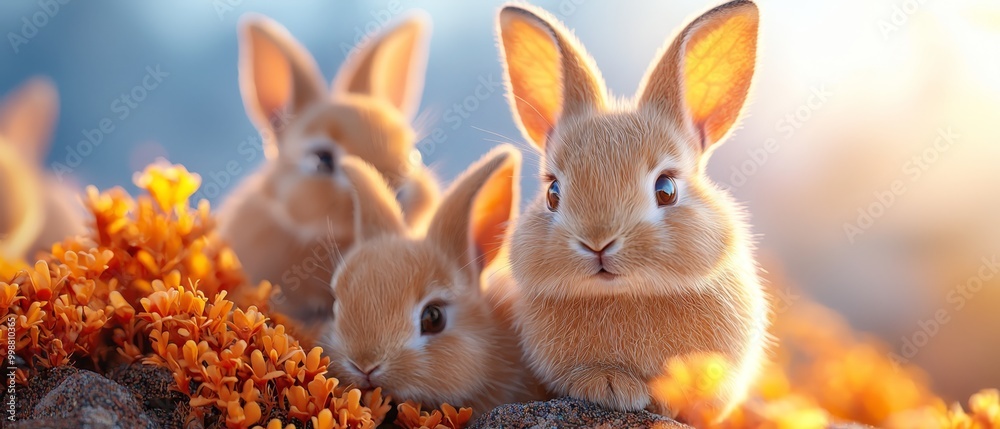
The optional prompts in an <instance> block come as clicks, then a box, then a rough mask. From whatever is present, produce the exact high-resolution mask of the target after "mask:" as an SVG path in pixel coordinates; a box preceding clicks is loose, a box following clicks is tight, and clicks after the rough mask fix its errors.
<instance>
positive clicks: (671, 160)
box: [499, 0, 768, 415]
mask: <svg viewBox="0 0 1000 429" xmlns="http://www.w3.org/2000/svg"><path fill="white" fill-rule="evenodd" d="M757 22H758V11H757V7H756V6H755V5H754V3H752V2H750V1H745V0H740V1H733V2H730V3H726V4H724V5H722V6H719V7H717V8H715V9H712V10H711V11H709V12H707V13H705V14H704V15H702V16H700V17H698V18H696V19H695V20H694V21H693V22H692V23H691V24H689V25H688V26H687V27H685V28H684V29H683V30H681V32H680V33H679V34H678V35H677V36H676V38H675V39H674V40H673V42H671V43H670V44H669V45H667V47H666V48H665V51H664V52H663V53H662V55H661V56H660V58H659V60H658V61H656V62H655V63H654V64H653V65H652V67H651V68H650V70H649V72H648V73H647V75H646V77H645V79H644V82H643V84H642V89H641V90H640V91H639V93H638V97H637V100H636V101H635V102H618V101H615V100H613V99H610V98H609V96H608V94H607V91H606V89H605V86H604V82H603V80H602V78H601V77H600V74H599V72H598V71H597V69H596V68H595V67H594V65H593V60H592V59H591V58H590V57H589V56H588V55H587V54H586V53H585V52H584V50H583V48H582V47H581V46H580V44H579V42H577V41H576V40H575V39H574V38H573V37H572V35H571V33H570V32H569V31H567V30H566V29H565V28H564V27H563V26H562V25H561V24H560V23H559V22H557V21H556V20H555V19H554V18H553V17H552V16H550V15H549V14H548V13H545V12H544V11H541V10H538V9H536V8H531V7H527V6H507V7H505V8H503V9H502V11H501V12H500V16H499V37H500V46H501V48H502V58H503V62H504V63H505V65H506V76H507V82H508V84H509V93H510V103H511V106H512V107H513V112H514V117H515V118H516V121H517V122H518V124H519V125H520V127H521V129H522V131H523V132H524V135H525V136H526V138H527V139H528V140H529V141H530V142H531V143H532V144H533V145H534V146H535V147H536V148H537V149H538V150H539V152H540V153H541V156H542V160H541V174H542V177H543V187H542V192H541V194H540V195H539V196H538V198H536V199H535V200H534V202H533V203H532V204H531V205H530V206H529V208H528V209H527V210H526V211H525V213H524V215H523V216H522V217H521V218H520V220H519V222H518V224H517V227H516V228H515V231H514V234H513V238H512V244H511V262H512V268H511V269H512V272H513V274H514V278H515V280H516V282H517V285H518V287H519V288H520V294H521V297H520V302H519V303H518V305H517V306H516V307H515V314H516V319H517V323H518V325H519V328H520V330H521V335H522V342H523V344H524V346H525V353H526V356H527V361H528V363H529V365H530V366H531V368H532V369H533V370H534V372H535V373H536V375H537V376H538V377H539V378H540V379H541V380H542V381H543V382H544V383H546V385H547V387H549V388H550V389H551V390H553V391H554V393H557V394H562V395H569V396H572V397H576V398H580V399H585V400H590V401H594V402H597V403H599V404H601V405H603V406H606V407H610V408H615V409H622V410H638V409H643V408H648V409H651V410H653V411H656V412H659V413H663V414H673V413H675V412H676V411H677V410H675V409H672V408H671V404H669V403H666V401H665V399H664V395H663V394H662V392H658V391H657V389H654V388H653V386H657V385H660V383H661V382H664V381H665V376H666V374H667V367H666V364H667V362H668V361H670V360H671V359H674V358H677V359H683V358H684V357H687V356H690V357H693V356H696V355H703V354H717V356H721V357H723V358H724V361H725V362H726V366H727V367H726V368H724V370H723V371H722V373H720V374H716V375H711V374H708V375H707V376H717V377H720V378H721V380H716V381H717V382H718V384H719V385H720V386H721V387H720V389H719V391H717V392H715V394H714V395H712V396H713V397H714V398H716V400H715V402H714V403H712V404H704V405H705V406H707V407H709V409H711V410H717V411H718V413H719V414H720V415H724V414H726V412H727V411H728V410H729V409H731V407H732V406H733V405H734V404H736V403H737V402H738V401H739V400H740V399H741V398H742V397H743V396H744V395H745V392H746V390H747V387H748V385H749V383H750V382H751V380H752V379H753V377H754V376H755V374H756V373H757V372H758V368H759V366H760V362H761V360H762V358H763V357H764V354H765V353H764V351H765V348H766V344H767V335H766V329H767V320H768V317H767V315H768V307H767V303H766V299H765V295H764V293H763V291H762V290H761V286H760V284H759V280H758V276H757V267H756V264H755V262H754V259H753V255H752V248H753V245H752V240H751V237H750V233H749V227H748V225H747V224H746V221H745V216H744V214H743V212H742V211H741V210H740V208H739V207H738V206H737V204H736V203H735V202H734V201H733V200H732V198H731V197H730V196H729V195H728V194H727V193H726V192H724V191H722V190H720V189H719V188H718V187H717V186H716V185H715V184H714V183H712V182H711V181H710V180H709V179H708V177H707V176H706V174H705V163H706V161H707V160H708V156H709V154H710V153H711V151H712V150H713V149H714V148H715V147H716V145H717V144H718V143H720V142H721V141H722V140H724V138H725V137H726V135H727V134H728V133H729V131H730V130H731V128H732V127H733V125H734V123H735V122H736V120H737V118H738V116H739V113H740V111H741V109H742V106H743V104H744V101H745V99H746V97H747V93H748V91H749V87H750V82H751V79H752V76H753V71H754V63H755V56H756V54H755V52H756V42H757ZM699 405H700V404H699Z"/></svg>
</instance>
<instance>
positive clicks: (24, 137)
mask: <svg viewBox="0 0 1000 429" xmlns="http://www.w3.org/2000/svg"><path fill="white" fill-rule="evenodd" d="M58 117H59V93H58V92H57V91H56V87H55V85H54V84H53V83H52V81H50V80H48V79H47V78H41V77H36V78H33V79H31V80H28V81H27V82H25V83H24V84H23V85H21V87H20V88H18V89H16V90H15V91H14V92H12V93H11V94H10V95H8V96H7V98H6V99H4V100H3V102H2V105H0V136H3V138H4V139H5V140H7V141H9V142H10V143H11V144H13V145H14V146H17V147H19V148H20V150H21V152H22V154H24V155H27V156H29V157H31V158H32V160H34V161H41V160H42V159H44V158H45V155H46V154H47V153H48V151H49V145H50V144H51V143H52V132H53V130H54V128H55V123H56V119H57V118H58Z"/></svg>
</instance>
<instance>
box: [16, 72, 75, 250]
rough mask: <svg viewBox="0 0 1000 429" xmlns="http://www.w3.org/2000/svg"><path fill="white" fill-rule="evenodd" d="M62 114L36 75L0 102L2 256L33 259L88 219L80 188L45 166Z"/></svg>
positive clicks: (48, 85)
mask: <svg viewBox="0 0 1000 429" xmlns="http://www.w3.org/2000/svg"><path fill="white" fill-rule="evenodd" d="M58 116H59V95H58V93H57V92H56V88H55V85H53V84H52V82H51V81H49V80H48V79H46V78H41V77H38V78H32V79H30V80H28V81H27V82H25V83H24V84H23V85H22V86H21V87H20V88H18V89H17V90H15V91H14V92H13V93H11V94H9V95H8V96H7V97H6V99H5V100H4V101H3V102H2V106H0V199H2V200H3V204H0V259H4V260H8V261H15V260H21V261H24V260H27V259H31V258H34V257H35V256H36V255H37V254H38V252H41V251H46V250H49V249H50V248H51V246H52V244H54V243H56V242H58V241H60V240H62V239H63V238H65V237H67V236H72V235H77V234H83V233H84V231H85V230H86V221H85V216H84V210H83V206H82V205H81V204H80V199H79V196H78V193H77V192H74V191H73V189H72V188H71V187H70V186H68V185H65V184H63V183H62V182H61V181H59V180H57V179H56V178H55V177H53V176H52V175H51V174H49V173H47V172H46V171H45V170H44V167H43V166H42V162H43V161H44V160H45V154H46V153H47V152H48V149H49V145H50V144H51V138H52V132H53V129H54V126H55V121H56V119H57V118H58Z"/></svg>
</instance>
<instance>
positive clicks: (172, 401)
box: [108, 363, 191, 429]
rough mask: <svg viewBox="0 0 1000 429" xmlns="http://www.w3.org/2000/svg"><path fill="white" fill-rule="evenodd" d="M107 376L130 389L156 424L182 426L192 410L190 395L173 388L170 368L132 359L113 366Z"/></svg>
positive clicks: (168, 427) (164, 428) (178, 428)
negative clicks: (132, 361)
mask: <svg viewBox="0 0 1000 429" xmlns="http://www.w3.org/2000/svg"><path fill="white" fill-rule="evenodd" d="M108 378H110V379H111V380H112V381H114V382H116V383H118V384H120V385H122V386H125V387H126V388H127V389H128V390H130V391H131V392H132V394H133V395H135V397H136V399H138V400H139V402H140V403H141V404H142V407H143V410H145V413H146V415H148V416H149V418H150V419H152V420H153V422H154V423H156V426H157V427H160V428H162V429H183V428H184V422H185V420H186V419H187V416H188V414H189V413H190V412H191V406H190V405H189V403H190V398H188V396H187V395H185V394H183V393H181V392H179V391H178V390H177V389H176V383H175V382H174V376H173V373H171V372H170V370H169V369H166V368H164V367H161V366H156V365H143V364H141V363H134V364H131V365H123V366H121V367H119V368H116V369H115V370H114V371H112V372H111V373H110V374H108Z"/></svg>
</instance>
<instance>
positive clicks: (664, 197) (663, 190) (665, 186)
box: [655, 174, 677, 207]
mask: <svg viewBox="0 0 1000 429" xmlns="http://www.w3.org/2000/svg"><path fill="white" fill-rule="evenodd" d="M655 192H656V204H657V205H658V206H660V207H663V206H672V205H674V204H676V203H677V183H676V182H674V178H673V177H670V176H668V175H666V174H661V175H660V177H658V178H656V189H655Z"/></svg>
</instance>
